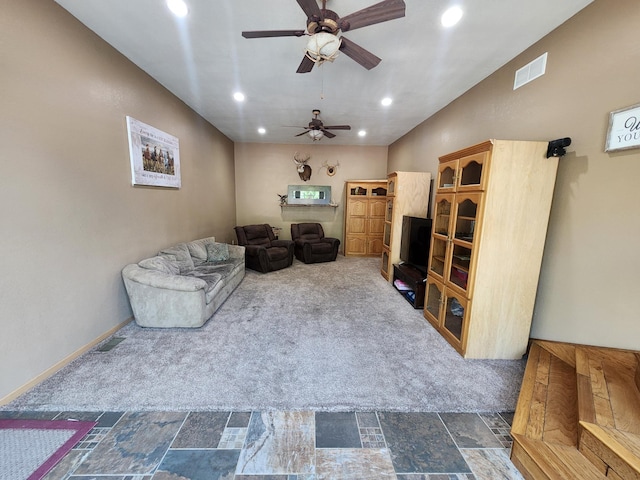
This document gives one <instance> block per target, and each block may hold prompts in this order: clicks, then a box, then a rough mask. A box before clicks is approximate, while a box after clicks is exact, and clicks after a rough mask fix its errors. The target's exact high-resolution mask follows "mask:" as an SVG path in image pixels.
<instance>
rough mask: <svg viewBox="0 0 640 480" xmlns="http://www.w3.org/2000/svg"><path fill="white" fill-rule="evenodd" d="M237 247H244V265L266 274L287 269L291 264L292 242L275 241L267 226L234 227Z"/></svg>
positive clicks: (270, 229) (271, 230)
mask: <svg viewBox="0 0 640 480" xmlns="http://www.w3.org/2000/svg"><path fill="white" fill-rule="evenodd" d="M235 231H236V236H237V237H238V245H242V246H243V247H245V251H244V256H245V265H246V266H247V268H250V269H251V270H257V271H258V272H262V273H267V272H273V271H274V270H280V269H282V268H287V267H289V266H291V264H292V263H293V242H292V241H291V240H276V236H275V235H274V234H273V229H272V228H271V226H269V225H268V224H266V223H265V224H260V225H245V226H243V227H235Z"/></svg>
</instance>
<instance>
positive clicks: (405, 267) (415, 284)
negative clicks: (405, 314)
mask: <svg viewBox="0 0 640 480" xmlns="http://www.w3.org/2000/svg"><path fill="white" fill-rule="evenodd" d="M426 278H427V277H426V275H425V274H424V273H422V272H421V271H420V270H418V269H417V268H416V267H414V266H413V265H409V264H408V263H402V264H401V263H396V264H394V265H393V281H394V282H395V281H396V280H402V281H403V282H404V283H406V284H407V285H408V286H409V287H410V288H411V290H410V291H412V292H414V293H415V298H414V299H413V300H412V299H411V298H410V297H409V296H407V292H403V291H401V290H399V289H398V288H397V287H396V290H398V291H399V292H400V294H401V295H402V296H403V297H404V298H405V299H406V300H407V302H409V303H410V304H411V305H412V306H413V308H423V307H424V287H425V281H426ZM394 287H395V285H394Z"/></svg>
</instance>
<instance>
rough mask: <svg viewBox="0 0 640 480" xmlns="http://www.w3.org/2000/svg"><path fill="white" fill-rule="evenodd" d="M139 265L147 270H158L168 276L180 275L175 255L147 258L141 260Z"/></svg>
mask: <svg viewBox="0 0 640 480" xmlns="http://www.w3.org/2000/svg"><path fill="white" fill-rule="evenodd" d="M138 265H139V266H141V267H142V268H146V269H147V270H157V271H159V272H163V273H166V274H168V275H178V274H179V273H180V267H178V262H177V261H176V257H175V255H158V256H156V257H151V258H145V259H144V260H140V262H138Z"/></svg>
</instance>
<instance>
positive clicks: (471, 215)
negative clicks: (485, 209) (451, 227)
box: [454, 194, 480, 243]
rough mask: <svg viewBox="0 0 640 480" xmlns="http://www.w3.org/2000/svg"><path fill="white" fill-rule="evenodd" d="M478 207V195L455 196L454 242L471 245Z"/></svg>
mask: <svg viewBox="0 0 640 480" xmlns="http://www.w3.org/2000/svg"><path fill="white" fill-rule="evenodd" d="M479 207H480V195H479V194H475V195H474V194H470V195H458V196H456V212H455V236H454V238H455V239H456V240H460V241H464V242H467V243H473V236H474V234H475V230H476V220H477V218H478V209H479Z"/></svg>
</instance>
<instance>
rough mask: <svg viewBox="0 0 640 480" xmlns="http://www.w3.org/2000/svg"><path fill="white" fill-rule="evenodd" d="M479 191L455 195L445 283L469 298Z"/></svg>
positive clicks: (480, 198) (480, 195)
mask: <svg viewBox="0 0 640 480" xmlns="http://www.w3.org/2000/svg"><path fill="white" fill-rule="evenodd" d="M481 200H482V194H481V193H469V194H459V195H456V198H455V202H454V210H455V212H454V217H453V224H454V227H453V231H454V235H453V238H452V241H451V245H450V248H451V252H450V254H451V257H447V258H448V259H449V260H450V263H449V264H448V272H447V278H446V281H447V282H448V283H447V284H448V285H450V286H451V287H452V288H454V289H455V290H457V291H458V292H459V293H461V294H463V295H466V296H467V297H469V298H470V293H471V292H470V280H469V270H470V265H471V262H472V256H473V239H474V235H475V234H476V233H477V225H476V222H477V219H478V213H479V211H480V202H481Z"/></svg>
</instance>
